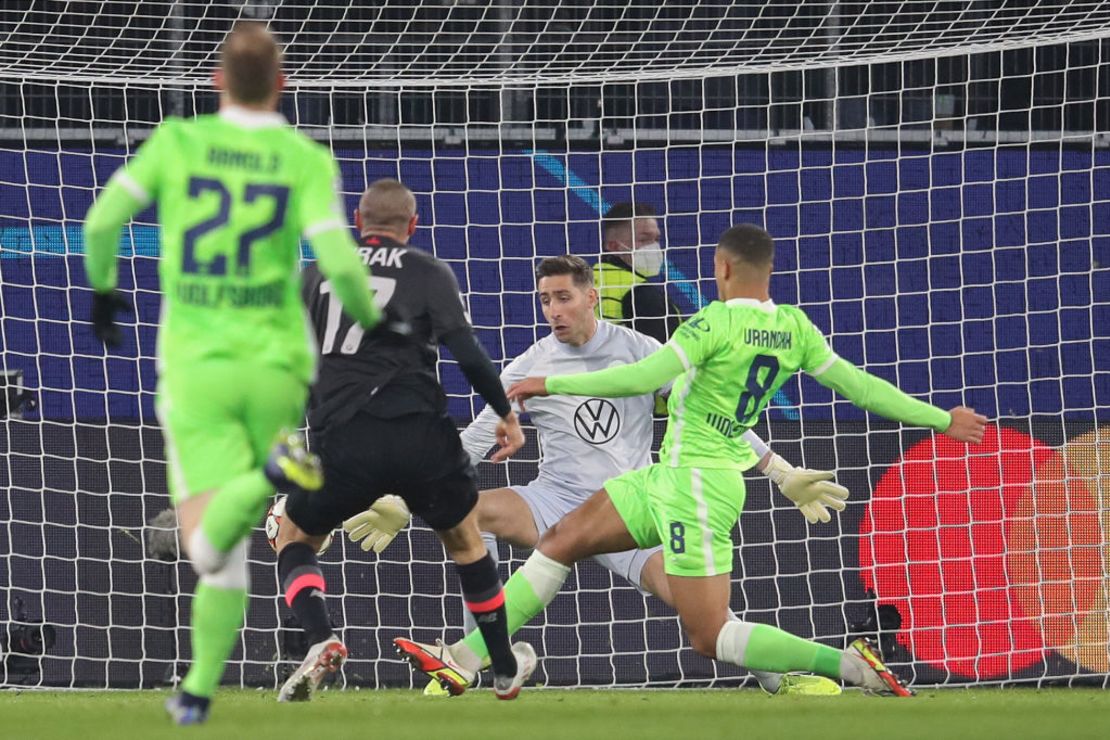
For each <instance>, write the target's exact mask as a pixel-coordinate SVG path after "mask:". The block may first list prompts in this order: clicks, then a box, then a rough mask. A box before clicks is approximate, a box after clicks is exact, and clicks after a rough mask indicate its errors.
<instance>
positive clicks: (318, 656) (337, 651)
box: [275, 511, 347, 702]
mask: <svg viewBox="0 0 1110 740" xmlns="http://www.w3.org/2000/svg"><path fill="white" fill-rule="evenodd" d="M327 538H328V535H326V534H324V535H311V534H308V533H307V532H305V531H304V530H302V529H301V528H300V527H299V526H297V523H296V522H294V521H293V519H292V517H291V516H289V514H288V511H287V512H286V515H285V516H283V517H282V519H281V524H280V525H279V527H278V536H277V538H276V543H275V546H276V549H277V552H278V580H279V581H280V582H281V586H282V591H283V592H284V593H285V603H286V604H287V605H288V606H289V608H290V609H292V610H293V613H294V614H295V615H296V616H297V620H298V621H299V622H300V624H301V627H302V629H304V631H305V636H306V637H307V639H308V644H309V645H310V647H309V648H308V651H307V653H306V654H305V658H304V660H303V661H302V662H301V664H300V665H299V666H298V667H297V669H296V670H295V671H293V673H292V674H291V675H290V676H289V678H288V679H287V680H286V681H285V683H284V684H282V687H281V689H280V690H279V691H278V701H282V702H284V701H308V700H309V699H311V698H312V694H313V692H315V691H316V689H317V688H318V687H319V686H320V682H321V681H323V680H324V677H325V676H327V675H328V674H329V673H335V672H336V671H338V670H339V668H340V667H341V666H342V665H343V663H344V661H346V659H347V647H346V645H344V644H343V642H342V641H341V640H340V639H339V638H338V637H337V636H336V635H335V633H334V632H333V631H332V628H331V617H330V615H329V614H328V608H327V601H326V600H325V597H324V594H325V593H326V590H327V588H326V583H325V581H324V574H323V572H322V571H321V570H320V565H319V563H318V562H317V560H316V553H317V552H318V551H319V550H320V548H321V547H322V546H323V544H324V542H325V541H326V540H327Z"/></svg>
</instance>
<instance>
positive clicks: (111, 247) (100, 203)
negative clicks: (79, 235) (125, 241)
mask: <svg viewBox="0 0 1110 740" xmlns="http://www.w3.org/2000/svg"><path fill="white" fill-rule="evenodd" d="M144 205H146V203H145V202H144V201H143V200H141V199H139V198H136V197H135V196H134V195H133V194H132V193H130V192H129V191H128V190H127V189H126V188H125V187H124V186H122V185H120V183H119V181H118V180H115V179H112V180H109V181H108V184H107V185H106V186H105V187H104V191H103V192H102V193H101V194H100V197H99V198H97V199H96V202H95V203H93V204H92V207H91V208H89V212H88V214H87V215H86V216H85V227H84V237H85V272H86V273H87V274H88V276H89V285H91V286H92V287H93V290H95V291H96V292H97V293H107V292H108V291H110V290H113V289H115V287H116V280H117V273H118V263H117V261H116V251H117V249H118V247H119V234H120V229H122V228H123V225H124V224H125V223H127V222H128V221H129V220H131V217H132V216H134V215H135V214H136V213H138V212H139V211H141V210H142V209H143V206H144Z"/></svg>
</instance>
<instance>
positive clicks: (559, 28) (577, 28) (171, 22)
mask: <svg viewBox="0 0 1110 740" xmlns="http://www.w3.org/2000/svg"><path fill="white" fill-rule="evenodd" d="M66 6H67V7H66V8H65V10H64V11H62V12H59V11H58V10H57V9H56V8H55V7H54V4H52V3H45V2H38V3H34V2H32V3H24V4H22V7H11V8H5V9H4V10H3V11H2V13H3V16H2V22H3V24H4V32H5V34H6V39H5V44H4V49H3V51H2V52H0V73H2V74H18V75H21V76H24V77H38V76H44V77H48V78H57V77H61V76H66V77H73V76H77V77H111V78H112V79H115V80H128V79H131V80H135V79H143V78H154V79H155V80H157V81H181V80H185V79H194V80H195V79H207V78H208V77H209V76H210V75H211V70H212V68H213V66H214V65H215V64H216V62H217V61H218V53H219V52H218V47H219V44H220V42H221V41H222V39H223V34H224V33H225V31H226V28H227V27H228V24H229V22H231V21H233V20H235V19H238V18H252V19H260V20H266V21H268V22H269V23H270V24H271V25H272V27H273V28H274V29H275V30H277V31H278V32H280V33H281V34H283V36H284V39H285V43H286V47H287V51H286V69H287V72H288V74H289V75H290V77H292V78H293V80H294V81H295V82H296V84H298V85H306V86H320V85H324V86H327V85H336V84H342V83H345V82H351V83H356V84H359V83H364V82H365V81H367V80H375V81H376V82H378V83H381V82H383V81H394V82H403V83H404V84H408V85H440V86H442V85H457V84H464V85H465V84H474V83H478V84H488V83H491V82H493V83H500V82H514V81H515V82H520V81H526V82H538V81H553V82H566V81H571V82H599V81H611V80H612V79H613V78H620V79H633V80H642V79H674V78H679V77H691V76H692V77H704V76H705V75H707V74H719V73H720V74H734V73H736V72H739V71H770V70H785V69H814V68H828V67H830V66H838V65H845V64H865V63H874V62H885V61H906V60H909V59H915V58H922V57H937V56H945V55H952V54H967V53H969V52H975V51H982V50H991V49H1004V48H1019V47H1025V46H1030V45H1034V44H1036V45H1042V44H1049V43H1060V42H1066V41H1080V40H1087V39H1094V38H1100V37H1102V35H1103V34H1104V33H1105V24H1106V22H1107V21H1108V20H1110V7H1108V6H1107V4H1106V3H1104V2H1045V3H1037V2H1030V1H1028V0H1018V1H1007V2H998V1H995V2H991V1H983V0H977V1H976V2H952V1H949V2H945V1H943V0H942V1H939V2H938V1H937V0H901V1H900V2H872V1H870V0H862V1H858V2H828V3H793V2H770V3H764V2H724V1H722V0H713V1H711V2H694V1H692V0H680V1H679V2H667V3H647V2H598V1H597V0H578V1H577V2H555V1H554V0H538V1H537V0H532V1H530V2H498V1H497V0H492V1H489V0H487V1H485V2H483V1H480V0H475V1H473V2H454V0H450V1H444V2H430V3H429V2H392V3H381V4H374V5H370V6H361V5H348V4H346V3H335V2H303V3H301V2H292V3H285V2H274V3H206V2H189V1H188V0H185V1H184V2H144V3H132V2H119V1H118V0H108V2H99V3H93V2H89V3H80V2H75V3H67V4H66Z"/></svg>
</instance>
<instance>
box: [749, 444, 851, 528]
mask: <svg viewBox="0 0 1110 740" xmlns="http://www.w3.org/2000/svg"><path fill="white" fill-rule="evenodd" d="M763 472H764V474H765V475H766V476H767V477H768V478H770V479H771V480H773V481H774V482H775V485H777V486H778V487H779V490H780V491H782V495H783V496H786V497H787V498H788V499H790V500H791V501H793V502H794V505H795V506H797V507H798V509H799V510H800V511H801V512H802V515H803V516H805V518H806V521H807V522H809V523H810V524H816V523H817V522H818V521H819V520H820V521H822V522H828V521H830V520H831V519H832V515H831V514H829V509H835V510H836V511H844V508H845V507H846V506H847V504H845V503H844V502H845V501H846V500H847V499H848V489H847V488H845V487H844V486H842V485H840V484H839V483H833V482H832V478H833V474H832V472H831V471H828V470H809V469H807V468H796V467H794V466H793V465H791V464H790V463H788V462H787V461H786V460H784V459H783V458H782V457H780V456H779V455H772V456H771V462H770V464H769V465H768V466H767V469H766V470H765V471H763ZM826 507H827V508H826Z"/></svg>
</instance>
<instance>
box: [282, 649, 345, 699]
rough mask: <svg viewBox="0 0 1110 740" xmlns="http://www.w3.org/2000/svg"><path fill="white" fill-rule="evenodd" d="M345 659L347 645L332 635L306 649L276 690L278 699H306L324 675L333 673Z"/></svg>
mask: <svg viewBox="0 0 1110 740" xmlns="http://www.w3.org/2000/svg"><path fill="white" fill-rule="evenodd" d="M346 660H347V646H346V645H344V644H343V643H342V642H340V641H339V638H337V637H335V635H332V636H331V637H329V638H328V639H326V640H323V641H321V642H318V643H316V644H315V645H313V646H312V647H310V648H309V649H308V654H307V655H305V657H304V661H302V662H301V665H300V666H299V667H298V668H297V670H295V671H293V675H292V676H290V677H289V680H288V681H286V682H285V683H284V684H283V685H282V687H281V690H280V691H279V692H278V701H308V700H309V699H311V698H312V692H314V691H316V689H317V688H318V687H319V686H320V682H321V681H323V680H324V676H326V675H328V674H329V673H335V672H336V671H338V670H339V668H340V666H342V665H343V662H344V661H346Z"/></svg>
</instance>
